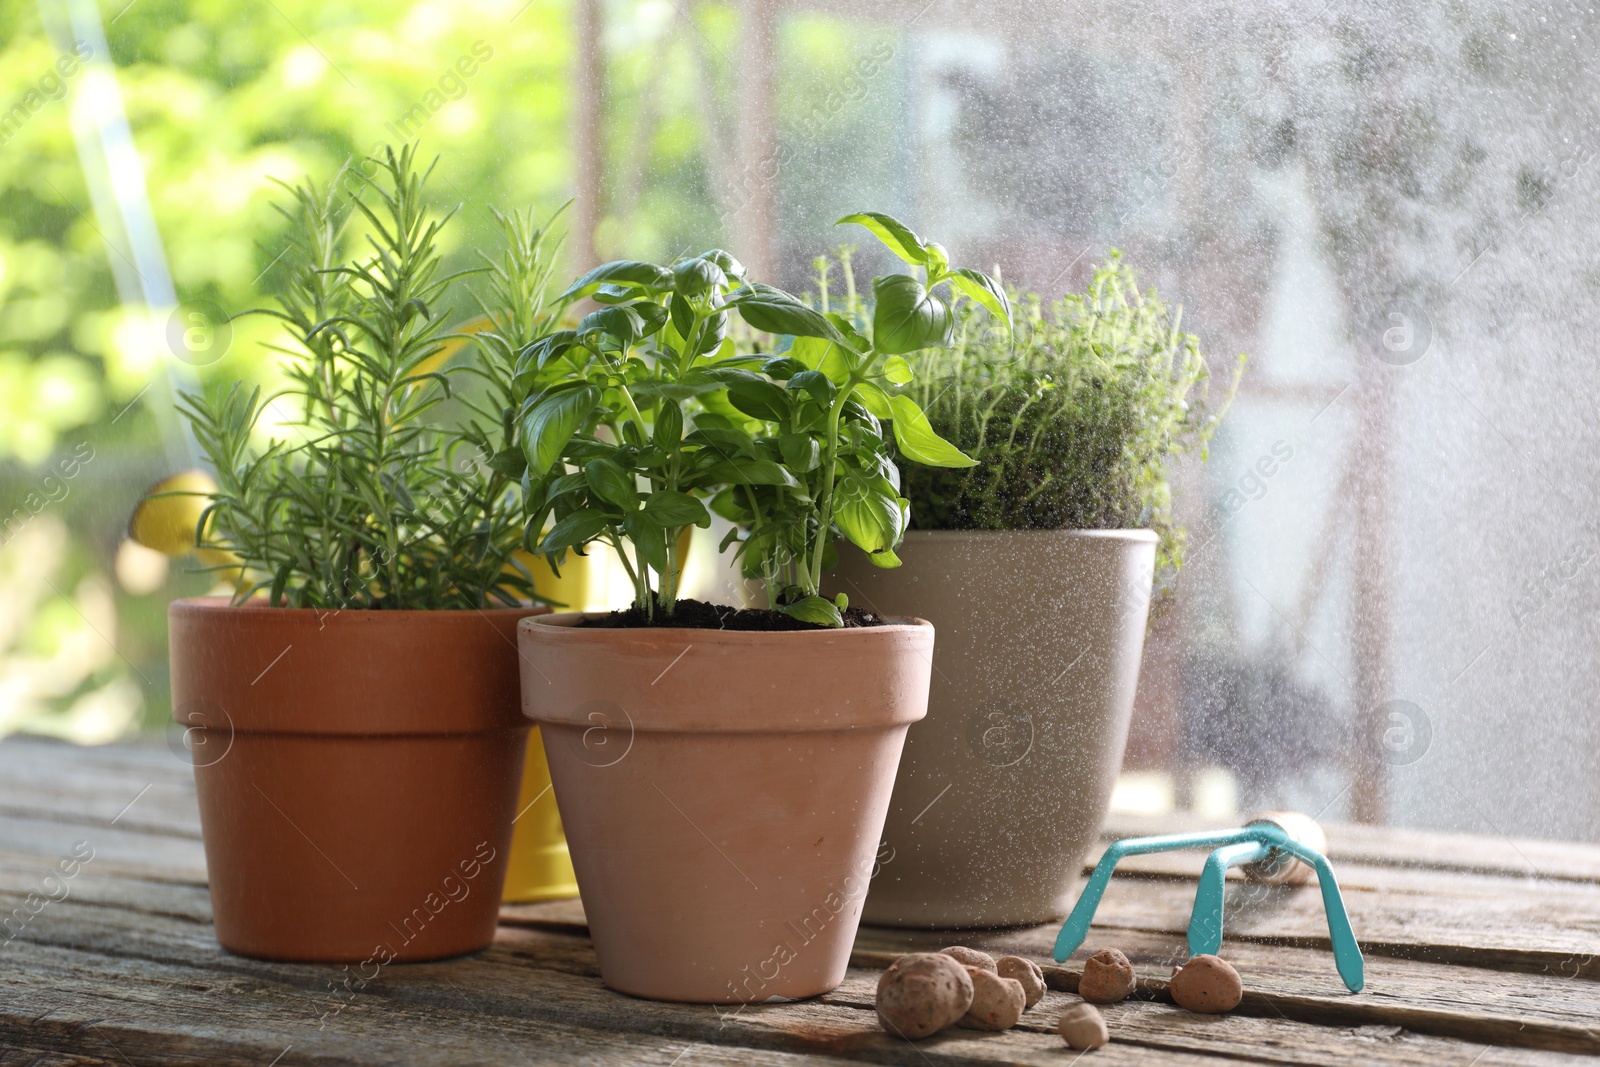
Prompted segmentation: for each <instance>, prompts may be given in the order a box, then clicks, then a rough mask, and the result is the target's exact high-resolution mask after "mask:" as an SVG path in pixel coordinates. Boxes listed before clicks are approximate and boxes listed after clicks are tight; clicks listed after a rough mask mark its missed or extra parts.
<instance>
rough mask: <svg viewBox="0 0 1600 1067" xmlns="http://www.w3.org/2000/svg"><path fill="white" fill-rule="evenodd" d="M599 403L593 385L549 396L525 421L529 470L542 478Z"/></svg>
mask: <svg viewBox="0 0 1600 1067" xmlns="http://www.w3.org/2000/svg"><path fill="white" fill-rule="evenodd" d="M599 403H600V390H598V389H596V388H595V387H594V386H592V385H584V386H580V387H579V388H576V389H566V390H563V391H561V392H559V393H552V394H547V395H546V396H545V397H544V398H543V399H542V400H540V401H539V402H538V403H536V404H534V405H533V407H532V408H530V409H529V410H528V413H527V414H526V415H524V416H523V417H522V452H523V455H525V456H527V457H528V470H529V471H530V472H531V473H532V475H533V477H535V478H542V477H544V476H545V474H547V473H548V472H549V470H550V468H551V467H553V466H555V464H556V461H557V460H558V459H560V458H561V453H562V450H564V449H565V448H566V447H567V442H568V441H570V440H571V439H572V435H573V433H575V432H576V431H577V429H578V427H579V426H581V425H582V424H583V421H584V420H585V419H586V418H588V417H589V413H590V412H592V411H593V410H594V409H595V406H596V405H597V404H599Z"/></svg>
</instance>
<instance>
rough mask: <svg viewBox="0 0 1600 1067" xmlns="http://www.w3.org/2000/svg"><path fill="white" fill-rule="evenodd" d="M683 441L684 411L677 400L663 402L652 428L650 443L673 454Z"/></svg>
mask: <svg viewBox="0 0 1600 1067" xmlns="http://www.w3.org/2000/svg"><path fill="white" fill-rule="evenodd" d="M682 439H683V409H682V408H680V407H679V406H678V402H677V401H676V400H662V401H661V409H660V410H659V411H657V412H656V418H655V423H654V425H653V426H651V428H650V441H651V443H652V444H654V445H655V446H656V447H657V448H659V449H662V450H663V451H666V452H671V451H673V450H674V449H676V448H677V447H678V442H679V441H681V440H682Z"/></svg>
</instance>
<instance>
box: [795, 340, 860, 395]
mask: <svg viewBox="0 0 1600 1067" xmlns="http://www.w3.org/2000/svg"><path fill="white" fill-rule="evenodd" d="M845 351H846V350H845V349H844V348H841V347H840V346H839V345H837V344H834V343H833V342H831V341H825V340H823V339H822V338H820V337H796V338H795V339H794V344H793V345H791V346H789V357H790V358H791V359H794V360H798V361H799V362H801V363H803V364H805V365H806V366H807V367H809V368H810V369H812V370H814V371H819V372H821V373H822V374H824V375H826V376H827V378H828V380H829V381H831V382H834V383H836V384H837V383H840V382H844V381H845V380H847V379H848V378H849V377H850V367H851V360H850V357H849V356H847V355H845Z"/></svg>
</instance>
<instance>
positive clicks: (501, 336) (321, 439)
mask: <svg viewBox="0 0 1600 1067" xmlns="http://www.w3.org/2000/svg"><path fill="white" fill-rule="evenodd" d="M376 162H377V163H378V166H377V167H376V168H375V169H372V173H371V175H370V176H369V175H368V174H367V173H365V172H364V171H362V170H355V171H353V172H352V173H353V175H354V176H355V177H356V178H358V179H359V180H360V183H361V184H360V190H361V191H360V193H359V194H358V195H357V196H356V197H355V199H354V210H355V211H356V212H358V213H359V216H360V218H361V219H363V220H364V222H365V225H366V227H367V229H368V234H367V241H368V244H369V246H370V247H369V250H368V252H367V254H365V255H361V256H347V255H345V254H343V253H342V251H341V247H340V236H339V235H340V231H341V228H342V224H343V222H344V221H345V220H343V219H341V218H340V217H339V210H338V209H339V203H340V198H339V196H338V194H337V192H336V190H337V188H338V183H337V182H334V183H331V184H329V185H328V186H326V187H319V186H317V185H315V184H314V183H306V184H303V185H300V186H297V187H294V188H289V187H287V186H286V187H285V188H286V189H288V191H289V192H290V194H291V197H292V199H291V203H290V206H288V207H286V208H283V207H280V209H279V210H280V211H281V212H282V213H283V214H284V215H285V217H286V218H287V219H288V220H289V222H290V227H289V243H290V247H289V251H288V254H287V255H285V257H284V262H285V263H286V264H287V267H288V275H289V280H288V283H287V290H286V292H285V293H284V294H283V296H282V297H281V300H280V306H279V307H278V308H275V309H270V310H266V311H265V312H263V313H264V314H268V315H271V316H273V317H275V318H277V319H279V320H281V321H282V322H283V323H284V325H285V327H286V328H287V330H288V333H289V335H290V337H291V339H292V341H293V345H292V346H275V347H277V350H278V351H280V352H283V353H284V354H286V355H287V356H288V357H289V358H290V359H291V360H292V363H291V366H290V369H289V372H288V376H289V379H290V382H291V385H290V387H289V388H287V389H284V390H283V391H281V392H279V393H276V394H273V395H270V396H264V395H263V394H262V392H261V390H260V389H259V388H255V389H249V390H247V389H246V388H245V387H244V386H243V385H241V384H239V383H233V384H231V385H229V386H227V387H215V388H211V389H209V390H207V391H205V392H204V393H203V394H199V395H186V396H184V397H183V398H182V399H181V404H182V407H183V409H184V411H185V413H186V414H187V415H188V416H189V418H190V420H191V422H192V424H193V426H194V430H195V434H196V437H197V439H198V440H199V442H200V444H201V446H202V448H203V450H204V452H205V454H206V456H207V458H208V459H209V460H210V462H211V464H212V465H213V466H214V468H215V470H216V480H217V485H218V489H217V491H216V492H215V493H214V494H212V499H211V502H210V504H209V506H208V507H207V508H206V511H205V513H204V514H203V515H202V517H201V519H200V522H199V524H198V526H197V529H196V539H197V543H198V544H199V545H200V546H201V547H203V548H215V549H219V550H222V551H226V552H229V553H231V554H232V555H233V557H234V558H235V560H236V563H235V564H234V565H233V566H235V567H236V566H237V565H238V564H242V565H243V568H244V574H245V575H246V578H245V579H244V580H243V581H241V582H240V583H239V585H238V588H237V592H236V599H238V600H241V601H242V600H245V599H248V598H250V597H253V596H259V595H265V597H266V598H267V600H268V601H269V603H271V604H273V605H275V606H290V607H313V608H326V609H336V608H379V609H400V608H407V609H419V608H422V609H439V608H476V607H484V606H491V605H495V606H500V605H504V606H511V605H517V604H521V603H525V602H527V601H528V600H530V599H533V598H534V590H533V588H532V584H531V581H530V579H529V576H528V574H527V572H526V571H525V570H524V569H521V568H520V567H518V566H516V565H515V564H514V562H513V556H514V553H515V552H516V550H517V549H518V548H519V547H520V545H521V541H522V536H523V531H524V528H525V526H526V522H527V516H526V514H525V511H524V505H525V503H526V501H525V498H524V497H523V494H522V486H521V485H520V470H521V463H520V452H519V449H518V446H517V441H516V432H517V428H516V423H515V418H514V415H515V412H516V410H517V405H518V403H519V397H518V395H517V389H516V384H515V382H514V379H513V375H512V373H511V370H510V367H511V362H510V361H511V354H512V353H514V352H516V351H518V350H520V349H521V348H523V347H525V346H526V345H527V344H529V343H531V342H533V341H535V340H537V339H538V337H540V336H543V335H544V334H545V333H547V332H548V330H549V327H550V315H549V314H548V313H547V312H546V311H545V310H544V309H543V308H542V306H541V305H542V304H543V290H544V286H545V284H546V283H547V281H548V278H549V273H550V269H551V265H552V264H551V260H552V257H553V254H554V246H555V242H553V241H550V240H548V239H547V229H545V228H534V227H533V226H532V225H531V222H530V220H529V219H528V218H526V217H521V216H515V217H513V216H501V217H500V223H501V228H502V230H503V234H504V237H505V239H506V243H507V250H506V254H505V256H504V258H503V259H502V260H501V261H499V262H497V263H491V264H490V265H489V266H487V267H484V268H479V269H476V270H468V271H459V272H455V273H451V274H446V273H443V267H442V255H441V252H440V243H441V242H440V236H441V234H442V233H443V232H444V230H445V228H446V227H447V226H448V225H449V223H450V220H451V215H452V214H453V213H446V214H444V215H443V216H437V215H434V214H433V213H431V212H430V210H429V208H428V206H427V203H426V200H425V197H424V187H425V184H426V181H427V178H428V171H421V170H419V169H418V168H417V166H416V161H415V158H414V149H413V148H412V147H410V146H407V147H405V148H403V149H401V150H400V151H398V152H396V151H395V150H393V149H389V150H387V151H386V153H385V155H384V156H383V157H382V158H381V159H377V160H376ZM431 169H432V168H431V167H430V168H429V169H428V170H429V171H431ZM476 273H488V274H489V275H490V278H491V282H490V288H491V291H492V299H491V301H490V302H489V303H488V304H486V305H484V310H485V314H486V321H485V322H483V323H481V324H479V325H480V328H479V329H478V330H476V331H474V332H473V333H470V334H468V333H453V332H451V331H450V329H449V328H448V327H447V325H446V324H447V323H448V322H450V321H451V312H450V309H449V307H448V306H447V301H448V299H449V297H450V294H451V293H452V291H453V290H454V289H455V287H456V285H457V283H458V282H459V281H460V280H461V279H462V278H463V277H465V276H466V275H469V274H476ZM463 348H465V349H466V352H467V359H466V362H465V365H464V367H451V366H446V365H444V364H445V363H446V361H447V360H448V359H449V358H450V357H451V356H452V355H453V354H454V353H456V352H457V351H459V350H461V349H463ZM462 369H469V370H470V371H471V372H472V373H473V375H474V376H475V377H476V378H477V379H478V380H479V388H478V389H477V390H476V391H475V392H474V391H473V390H470V389H469V390H457V389H456V388H455V387H454V386H453V385H452V379H453V378H454V377H455V376H456V375H457V373H458V372H459V371H460V370H462ZM452 399H455V400H457V401H459V402H460V403H461V404H463V405H464V407H465V409H466V411H467V412H468V414H469V417H468V418H467V419H466V420H465V422H464V423H463V424H461V425H458V426H453V427H446V426H442V425H440V424H439V421H438V419H437V416H438V415H439V413H440V411H441V410H442V409H440V405H441V404H443V403H445V402H447V401H449V400H452ZM269 423H275V424H276V425H277V427H278V428H279V430H280V431H282V430H286V431H287V434H286V435H284V436H279V435H278V434H276V433H275V434H274V435H273V437H272V438H271V440H270V442H269V443H268V444H266V445H265V446H264V447H260V446H258V445H257V443H256V441H255V436H256V431H257V428H258V427H259V426H261V425H263V424H269ZM508 461H514V462H508Z"/></svg>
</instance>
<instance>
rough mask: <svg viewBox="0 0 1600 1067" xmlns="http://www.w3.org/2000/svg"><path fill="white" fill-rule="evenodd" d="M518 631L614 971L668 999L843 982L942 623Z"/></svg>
mask: <svg viewBox="0 0 1600 1067" xmlns="http://www.w3.org/2000/svg"><path fill="white" fill-rule="evenodd" d="M582 618H583V616H581V615H576V614H567V615H549V616H544V617H542V618H539V619H527V620H524V622H523V623H522V624H521V625H519V626H518V636H519V639H520V645H521V649H522V661H523V665H522V693H523V710H524V712H525V713H526V714H527V715H528V716H530V717H531V718H533V719H536V720H537V721H538V723H539V729H540V732H541V733H542V734H543V736H544V743H545V753H546V756H547V758H548V759H549V763H550V776H551V779H552V780H553V781H554V783H555V793H556V799H557V801H558V803H559V804H560V807H561V817H562V821H563V823H564V824H565V826H566V831H567V841H568V844H569V846H570V848H571V850H572V863H573V867H574V868H576V870H577V874H578V886H579V889H580V890H581V892H582V895H583V907H584V911H585V913H586V914H587V916H588V920H589V931H590V934H591V936H592V937H593V939H594V946H595V952H596V954H597V955H598V956H599V960H600V973H601V977H602V978H603V979H604V980H605V983H606V984H607V985H608V986H610V987H611V988H613V989H616V990H620V991H621V992H624V993H631V994H633V995H635V996H641V997H650V998H652V999H656V1000H677V1001H692V1002H702V1003H721V1004H732V1003H752V1002H761V1001H766V1000H768V999H771V998H773V997H784V998H792V997H806V996H814V995H816V994H819V993H825V992H827V991H828V990H830V989H833V988H834V987H835V986H837V985H838V984H839V982H840V981H842V980H843V978H844V972H845V965H846V964H847V962H848V961H849V958H850V947H851V944H852V943H853V941H854V939H855V933H856V927H857V924H858V923H859V921H860V916H861V902H862V899H863V897H864V896H865V894H866V887H867V884H868V882H869V881H870V879H871V878H872V876H873V873H874V871H875V870H876V869H877V868H878V867H880V866H892V865H893V863H894V862H897V861H895V860H894V859H893V858H892V856H891V855H890V854H888V853H882V854H880V852H879V842H880V833H881V831H882V829H883V817H884V811H885V810H886V809H887V807H888V804H889V794H890V792H891V790H892V788H893V786H894V774H895V767H896V766H897V764H898V763H899V760H900V750H901V747H902V745H903V743H904V740H905V735H906V728H907V727H908V726H909V725H910V724H911V723H913V722H916V721H917V720H918V719H920V718H922V716H923V714H924V713H925V711H926V708H927V697H928V672H929V669H930V664H931V662H932V653H933V627H932V626H930V625H929V624H928V623H926V622H922V621H921V620H915V619H911V620H906V621H904V622H897V623H895V624H891V625H887V626H878V627H864V628H859V629H850V630H814V631H802V632H788V633H759V632H729V631H720V630H680V629H601V628H597V627H586V626H580V625H578V623H579V622H580V621H581V620H582Z"/></svg>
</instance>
